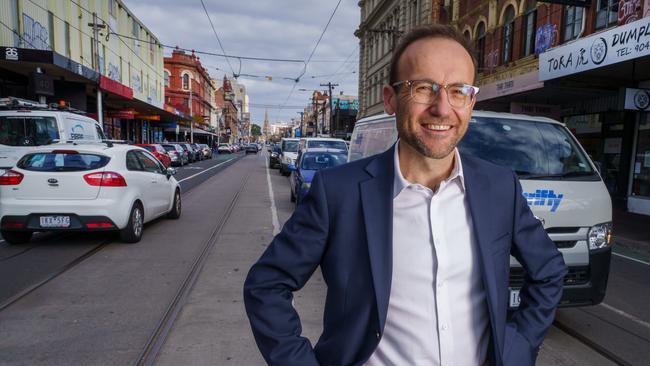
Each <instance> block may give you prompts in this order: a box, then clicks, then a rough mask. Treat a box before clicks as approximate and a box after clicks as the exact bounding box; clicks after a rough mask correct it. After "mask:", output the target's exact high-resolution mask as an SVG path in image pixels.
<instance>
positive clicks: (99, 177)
mask: <svg viewBox="0 0 650 366" xmlns="http://www.w3.org/2000/svg"><path fill="white" fill-rule="evenodd" d="M84 180H85V181H86V183H88V184H90V185H91V186H100V187H126V180H124V177H123V176H121V175H119V174H117V173H115V172H101V173H90V174H86V175H84Z"/></svg>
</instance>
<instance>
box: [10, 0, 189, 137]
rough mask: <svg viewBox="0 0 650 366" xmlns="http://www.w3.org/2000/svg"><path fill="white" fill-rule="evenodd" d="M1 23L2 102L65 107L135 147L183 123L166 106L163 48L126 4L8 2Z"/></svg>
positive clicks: (42, 0) (90, 0)
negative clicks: (14, 98) (164, 128)
mask: <svg viewBox="0 0 650 366" xmlns="http://www.w3.org/2000/svg"><path fill="white" fill-rule="evenodd" d="M0 22H1V23H0V71H1V72H0V96H17V97H23V98H28V99H38V100H40V101H42V102H47V103H53V102H59V101H61V100H62V101H65V102H66V103H67V104H69V105H70V106H71V107H73V108H77V109H80V110H82V111H85V112H87V113H88V114H89V115H90V116H93V117H95V118H96V119H97V120H99V121H100V122H103V127H104V131H105V132H106V134H107V135H108V136H109V137H111V138H115V139H126V140H131V141H137V142H149V141H153V140H156V139H161V138H162V132H161V130H162V127H161V126H159V124H161V123H164V122H166V121H177V120H180V119H182V116H181V115H178V114H176V113H175V111H173V110H170V109H169V108H167V109H166V108H165V106H164V102H163V98H164V89H163V52H162V46H161V45H160V43H159V41H158V39H157V38H156V37H155V35H154V34H153V33H152V32H151V31H150V30H149V29H147V27H146V26H145V25H144V24H143V23H142V22H141V21H140V20H138V19H137V18H136V17H135V15H134V14H133V13H131V11H129V9H128V8H127V7H126V6H125V5H124V3H123V2H122V1H121V0H108V1H104V0H88V1H84V2H82V3H77V2H72V1H47V0H6V1H2V2H0ZM93 24H94V25H96V27H95V26H93ZM95 28H97V33H95ZM35 85H39V87H38V88H35V87H34V86H35ZM98 110H99V111H100V112H98Z"/></svg>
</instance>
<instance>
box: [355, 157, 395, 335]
mask: <svg viewBox="0 0 650 366" xmlns="http://www.w3.org/2000/svg"><path fill="white" fill-rule="evenodd" d="M394 149H395V145H393V147H392V148H390V149H388V151H386V152H384V153H382V154H380V155H379V156H377V158H375V159H373V160H371V161H370V163H368V165H367V166H366V171H367V172H368V173H369V174H370V175H371V176H372V178H370V179H368V180H366V181H363V182H361V183H360V191H361V205H362V208H363V219H364V223H365V228H366V235H367V240H368V253H369V254H370V269H371V271H372V280H373V285H374V289H375V295H376V301H377V310H378V313H379V327H380V328H379V329H380V330H382V331H383V329H384V324H385V322H386V314H387V312H388V298H389V296H390V285H391V277H392V273H393V177H394V163H393V156H394Z"/></svg>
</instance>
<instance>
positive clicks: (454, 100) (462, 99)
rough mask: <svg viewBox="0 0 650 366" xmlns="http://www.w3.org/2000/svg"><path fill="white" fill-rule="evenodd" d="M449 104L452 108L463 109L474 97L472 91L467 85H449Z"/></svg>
mask: <svg viewBox="0 0 650 366" xmlns="http://www.w3.org/2000/svg"><path fill="white" fill-rule="evenodd" d="M447 96H448V98H449V104H451V105H452V106H454V107H464V106H466V105H467V104H468V103H469V101H471V100H472V98H473V97H474V89H472V87H471V86H469V85H451V86H449V87H448V88H447Z"/></svg>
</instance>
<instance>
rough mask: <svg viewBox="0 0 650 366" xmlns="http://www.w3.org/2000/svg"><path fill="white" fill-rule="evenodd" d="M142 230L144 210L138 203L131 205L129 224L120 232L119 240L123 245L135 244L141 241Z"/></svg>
mask: <svg viewBox="0 0 650 366" xmlns="http://www.w3.org/2000/svg"><path fill="white" fill-rule="evenodd" d="M143 229H144V210H143V209H142V205H141V204H140V203H139V202H136V203H134V204H133V207H132V208H131V215H129V223H128V224H127V225H126V227H125V228H124V229H122V230H120V239H122V241H123V242H125V243H137V242H139V241H140V239H142V231H143Z"/></svg>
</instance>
